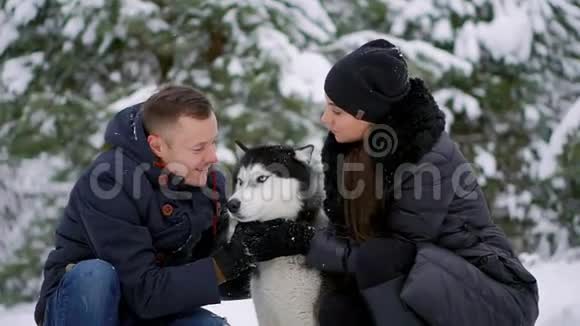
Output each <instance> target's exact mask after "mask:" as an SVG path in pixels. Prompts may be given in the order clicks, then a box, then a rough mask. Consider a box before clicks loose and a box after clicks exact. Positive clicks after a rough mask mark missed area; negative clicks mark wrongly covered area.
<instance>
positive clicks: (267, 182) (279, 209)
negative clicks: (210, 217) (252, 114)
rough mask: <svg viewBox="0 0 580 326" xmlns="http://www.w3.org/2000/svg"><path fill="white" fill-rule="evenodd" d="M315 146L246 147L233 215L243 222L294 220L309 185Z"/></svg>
mask: <svg viewBox="0 0 580 326" xmlns="http://www.w3.org/2000/svg"><path fill="white" fill-rule="evenodd" d="M313 149H314V147H313V146H306V147H302V148H298V149H293V148H290V147H286V146H263V147H257V148H252V149H247V148H246V152H245V154H244V156H243V157H242V159H241V160H240V163H239V165H238V167H237V169H236V173H235V187H234V194H233V195H232V196H231V197H230V199H229V201H228V205H227V206H228V210H229V211H230V214H231V216H232V217H233V218H234V219H236V220H238V221H240V222H250V221H266V220H272V219H277V218H285V219H295V218H296V217H297V215H298V213H299V212H300V210H301V209H302V207H303V205H304V204H303V203H304V196H305V194H307V192H308V188H309V187H310V173H311V171H310V167H309V163H310V160H311V158H312V152H313Z"/></svg>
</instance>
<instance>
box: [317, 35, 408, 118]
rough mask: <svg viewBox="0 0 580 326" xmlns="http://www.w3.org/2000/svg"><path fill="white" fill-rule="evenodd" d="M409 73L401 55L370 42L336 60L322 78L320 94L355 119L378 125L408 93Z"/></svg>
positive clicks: (393, 48) (381, 42)
mask: <svg viewBox="0 0 580 326" xmlns="http://www.w3.org/2000/svg"><path fill="white" fill-rule="evenodd" d="M409 88H410V84H409V73H408V71H407V63H406V62H405V59H404V58H403V55H402V54H401V51H399V49H398V48H397V47H396V46H394V45H393V44H392V43H390V42H388V41H386V40H383V39H378V40H374V41H370V42H368V43H366V44H364V45H363V46H361V47H360V48H358V49H356V50H354V51H353V52H351V53H349V54H348V55H346V56H345V57H344V58H342V59H340V60H339V61H338V62H337V63H336V64H335V65H334V66H333V67H332V68H331V69H330V72H329V73H328V75H327V76H326V81H325V83H324V91H325V92H326V95H327V96H328V97H329V98H330V99H331V100H332V101H333V102H334V103H335V104H336V105H337V106H338V107H340V108H342V109H344V110H345V111H347V112H348V113H350V114H352V115H353V116H355V117H356V118H358V119H362V120H365V121H368V122H374V123H378V122H381V121H382V119H383V118H384V117H385V116H386V115H387V114H388V112H389V110H390V108H391V104H392V103H393V102H396V101H398V100H400V99H402V98H403V97H404V96H405V95H407V93H408V92H409Z"/></svg>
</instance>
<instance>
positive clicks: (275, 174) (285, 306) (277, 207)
mask: <svg viewBox="0 0 580 326" xmlns="http://www.w3.org/2000/svg"><path fill="white" fill-rule="evenodd" d="M238 146H239V147H240V148H241V149H242V150H243V151H244V152H245V153H244V155H243V157H242V158H241V160H240V162H239V163H238V166H237V167H236V171H235V174H234V177H235V182H236V184H235V187H234V193H233V195H232V196H231V197H230V199H229V202H228V209H229V210H230V216H231V220H230V236H231V234H232V233H233V230H234V229H235V225H236V223H244V222H250V221H267V220H272V219H277V218H284V219H288V220H293V221H302V222H305V223H309V224H310V225H313V226H316V227H323V226H325V225H326V223H327V222H326V217H325V215H324V214H323V212H322V201H323V199H324V192H323V188H324V185H323V172H322V165H321V164H320V162H319V161H318V160H313V150H314V146H312V145H308V146H305V147H301V148H297V149H294V148H291V147H288V146H280V145H276V146H261V147H255V148H251V149H249V148H247V147H245V146H244V145H242V144H241V143H238ZM315 161H316V162H315ZM232 203H233V205H232ZM232 207H233V208H232ZM320 287H321V277H320V273H319V272H318V271H316V270H314V269H310V268H309V267H307V266H306V265H305V257H304V256H302V255H298V256H288V257H279V258H275V259H273V260H270V261H265V262H260V263H258V264H257V268H256V272H255V273H254V274H253V275H252V277H251V280H250V292H251V295H252V300H253V301H254V306H255V309H256V315H257V317H258V323H259V324H260V325H261V326H296V325H301V326H314V325H317V322H316V317H315V306H316V303H317V300H318V296H319V292H320Z"/></svg>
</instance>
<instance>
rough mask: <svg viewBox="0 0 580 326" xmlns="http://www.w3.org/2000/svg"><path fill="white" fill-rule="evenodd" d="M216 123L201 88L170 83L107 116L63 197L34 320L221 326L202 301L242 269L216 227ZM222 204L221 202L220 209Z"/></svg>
mask: <svg viewBox="0 0 580 326" xmlns="http://www.w3.org/2000/svg"><path fill="white" fill-rule="evenodd" d="M217 136H218V124H217V120H216V116H215V114H214V112H213V109H212V106H211V104H210V102H209V101H208V99H207V98H206V97H205V96H204V95H203V94H201V93H200V92H198V91H196V90H194V89H192V88H188V87H179V86H168V87H165V88H163V89H161V90H160V91H159V92H158V93H156V94H154V95H153V96H151V97H150V98H149V99H148V100H147V101H146V102H144V103H143V104H139V105H135V106H133V107H129V108H127V109H124V110H123V111H121V112H119V113H118V114H117V115H116V116H115V117H114V118H113V119H112V121H111V122H110V123H109V125H108V127H107V131H106V134H105V143H106V145H107V147H109V149H108V150H107V151H105V152H103V153H101V154H100V155H98V156H97V157H96V159H95V160H94V162H93V163H92V164H91V165H90V167H89V168H88V169H87V170H86V171H85V172H84V173H83V174H82V175H81V177H80V178H79V180H78V181H77V183H76V184H75V186H74V188H73V189H72V192H71V194H70V198H69V203H68V205H67V206H66V208H65V211H64V216H63V217H62V219H61V220H60V223H59V225H58V227H57V229H56V247H55V249H53V250H52V251H51V253H50V254H49V256H48V258H47V261H46V264H45V267H44V276H45V278H44V282H43V285H42V289H41V295H40V299H39V301H38V304H37V306H36V311H35V320H36V322H37V324H39V325H44V326H53V325H147V324H150V325H160V324H161V325H164V324H166V325H190V326H194V325H196V326H197V325H225V324H226V322H225V320H224V319H223V318H220V317H218V316H216V315H213V314H212V313H210V312H209V311H206V310H203V309H201V308H200V307H201V306H203V305H207V304H215V303H219V302H220V292H219V287H218V285H219V284H221V283H224V282H225V281H227V280H234V279H236V278H238V277H239V276H240V275H242V274H244V273H245V272H247V271H249V269H250V268H251V267H252V265H253V260H252V258H251V257H250V256H248V255H247V254H246V252H247V250H245V247H244V246H243V245H242V244H241V241H239V240H237V239H236V237H234V239H233V240H232V241H231V242H230V243H229V244H227V245H224V246H221V247H218V248H216V243H217V241H216V238H217V234H218V233H219V230H220V229H223V228H224V225H225V224H226V223H225V221H226V220H225V218H223V217H220V216H221V214H220V206H221V204H222V203H224V201H225V198H224V197H225V192H224V188H225V178H224V177H223V175H222V174H220V173H219V172H217V171H215V170H213V169H212V165H213V164H214V163H216V162H217V157H216V144H215V142H216V139H217ZM223 207H225V206H223Z"/></svg>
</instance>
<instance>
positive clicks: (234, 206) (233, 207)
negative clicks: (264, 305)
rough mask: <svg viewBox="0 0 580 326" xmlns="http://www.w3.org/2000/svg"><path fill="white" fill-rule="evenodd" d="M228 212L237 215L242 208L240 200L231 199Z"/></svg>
mask: <svg viewBox="0 0 580 326" xmlns="http://www.w3.org/2000/svg"><path fill="white" fill-rule="evenodd" d="M227 206H228V210H229V211H230V212H232V213H237V212H238V211H239V210H240V206H242V202H240V200H239V199H235V198H234V199H231V200H230V201H228V205H227Z"/></svg>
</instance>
